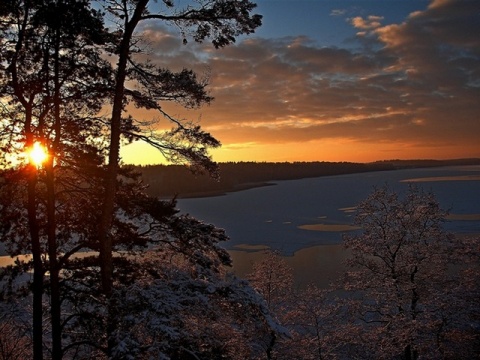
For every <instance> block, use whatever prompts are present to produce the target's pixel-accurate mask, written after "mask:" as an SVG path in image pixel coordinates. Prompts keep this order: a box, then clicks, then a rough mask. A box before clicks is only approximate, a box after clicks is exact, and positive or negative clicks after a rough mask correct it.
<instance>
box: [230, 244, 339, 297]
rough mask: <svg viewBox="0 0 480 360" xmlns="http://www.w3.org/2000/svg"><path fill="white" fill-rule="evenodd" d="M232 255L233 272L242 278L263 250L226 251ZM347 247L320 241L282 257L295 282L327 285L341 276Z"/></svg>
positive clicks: (250, 270) (305, 284)
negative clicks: (318, 244) (321, 243)
mask: <svg viewBox="0 0 480 360" xmlns="http://www.w3.org/2000/svg"><path fill="white" fill-rule="evenodd" d="M229 253H230V255H231V257H232V259H233V272H234V273H235V275H237V276H239V277H242V278H244V277H245V276H246V275H247V274H249V273H251V272H252V267H253V264H254V263H255V262H258V261H261V260H262V259H263V257H264V254H265V252H263V251H255V252H247V251H238V250H230V251H229ZM347 256H348V251H347V250H345V249H344V248H343V246H342V245H320V246H314V247H311V248H307V249H301V250H299V251H297V252H295V253H294V254H293V255H292V256H285V257H284V259H285V260H286V261H287V263H288V265H289V266H290V267H291V268H292V269H293V275H294V279H295V284H296V286H298V287H300V288H305V287H306V286H307V285H309V284H316V285H317V286H320V287H327V286H328V285H329V284H330V283H331V282H332V281H336V280H338V279H339V278H340V275H341V273H342V272H343V270H344V268H345V266H344V261H345V259H346V258H347Z"/></svg>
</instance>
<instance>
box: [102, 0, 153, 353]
mask: <svg viewBox="0 0 480 360" xmlns="http://www.w3.org/2000/svg"><path fill="white" fill-rule="evenodd" d="M147 4H148V0H141V1H139V2H138V3H137V4H136V7H135V12H134V14H133V16H132V18H131V19H130V20H129V21H128V19H126V24H125V31H124V33H123V36H122V40H121V42H120V46H119V58H118V63H117V72H116V76H115V94H114V98H113V107H112V117H111V123H110V148H109V155H108V166H107V172H106V175H105V180H104V191H105V193H104V198H103V206H102V217H101V219H100V225H99V231H98V240H99V246H100V248H99V249H100V267H101V279H102V290H103V293H104V295H105V297H106V301H107V306H108V318H107V337H108V350H107V355H108V356H109V357H110V358H111V356H112V350H113V347H114V346H115V341H114V338H113V336H112V334H113V332H114V331H115V328H116V326H115V304H114V301H113V299H112V290H113V270H114V269H113V245H112V243H113V239H112V237H111V234H110V230H111V227H112V220H113V216H114V211H115V197H116V191H117V176H118V165H119V164H118V162H119V154H120V136H121V121H122V112H123V102H124V95H125V78H126V74H127V63H128V58H129V55H130V42H131V39H132V35H133V32H134V30H135V28H136V26H137V24H138V22H139V21H140V18H141V15H142V12H143V11H144V9H145V8H146V6H147Z"/></svg>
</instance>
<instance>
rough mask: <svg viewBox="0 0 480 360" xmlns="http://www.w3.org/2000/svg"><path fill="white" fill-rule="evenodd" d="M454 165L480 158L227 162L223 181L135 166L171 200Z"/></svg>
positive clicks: (156, 192)
mask: <svg viewBox="0 0 480 360" xmlns="http://www.w3.org/2000/svg"><path fill="white" fill-rule="evenodd" d="M453 165H480V159H455V160H385V161H377V162H372V163H352V162H292V163H290V162H282V163H270V162H227V163H219V173H220V178H219V179H213V178H212V177H210V176H208V175H199V174H194V173H192V172H191V171H190V170H189V169H188V168H187V167H185V166H182V165H149V166H134V168H135V169H136V170H138V171H139V172H140V173H141V174H142V177H143V180H144V182H145V183H146V184H147V185H148V188H147V189H146V191H147V193H148V194H149V195H151V196H155V197H162V198H171V197H173V196H177V197H179V198H186V197H201V196H214V195H221V194H224V193H226V192H231V191H239V190H244V189H248V188H252V187H257V186H265V185H269V183H270V182H272V181H278V180H294V179H303V178H312V177H320V176H330V175H342V174H353V173H362V172H369V171H387V170H399V169H407V168H422V167H439V166H453Z"/></svg>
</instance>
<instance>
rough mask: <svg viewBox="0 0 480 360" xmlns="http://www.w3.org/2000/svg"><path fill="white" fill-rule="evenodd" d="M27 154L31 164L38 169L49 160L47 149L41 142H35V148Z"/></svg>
mask: <svg viewBox="0 0 480 360" xmlns="http://www.w3.org/2000/svg"><path fill="white" fill-rule="evenodd" d="M27 153H28V157H29V158H30V162H32V163H33V164H35V165H36V166H37V167H39V166H41V165H42V164H43V163H44V162H45V160H47V158H48V153H47V149H45V147H44V146H43V145H42V144H40V143H39V142H35V143H34V144H33V147H32V148H31V149H30V150H29V151H28V152H27Z"/></svg>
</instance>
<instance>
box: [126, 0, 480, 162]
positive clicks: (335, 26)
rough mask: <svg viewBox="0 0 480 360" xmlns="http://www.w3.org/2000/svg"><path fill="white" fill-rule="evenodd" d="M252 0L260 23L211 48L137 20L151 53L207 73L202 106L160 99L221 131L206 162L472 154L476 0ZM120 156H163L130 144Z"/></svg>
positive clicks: (478, 104)
mask: <svg viewBox="0 0 480 360" xmlns="http://www.w3.org/2000/svg"><path fill="white" fill-rule="evenodd" d="M256 3H257V4H258V8H257V11H256V13H259V14H261V15H263V26H262V27H261V28H259V29H258V30H257V31H256V32H255V34H253V35H250V36H248V37H242V38H239V39H237V43H236V44H235V45H233V46H229V47H226V48H224V49H221V50H215V49H214V48H213V47H212V46H211V45H209V44H195V43H193V41H192V42H189V43H188V44H187V45H182V42H181V39H180V38H179V37H178V34H177V33H175V32H174V30H173V29H167V28H165V27H164V25H163V24H159V23H157V24H155V23H150V24H147V25H145V27H144V29H143V31H144V35H145V36H146V38H147V39H148V48H149V51H150V54H149V56H150V58H151V59H152V61H154V62H155V63H157V64H161V65H162V66H165V67H169V68H171V69H173V70H181V69H182V68H183V67H186V68H192V69H194V70H195V71H197V72H198V73H199V74H208V75H209V84H210V85H209V87H208V89H209V91H210V94H211V95H212V96H213V97H214V98H215V100H214V101H213V102H212V104H211V105H210V106H207V107H203V108H201V109H199V110H196V111H185V110H182V109H181V108H176V107H174V106H172V105H171V104H165V105H164V109H166V110H168V111H169V112H170V113H171V114H172V115H176V116H179V117H181V118H188V119H191V120H193V121H195V122H197V121H198V122H199V123H200V125H201V126H202V127H203V128H204V129H205V130H206V131H209V132H210V133H211V134H212V135H214V136H215V137H216V138H217V139H218V140H220V141H221V142H222V144H223V146H222V148H221V149H219V150H215V151H213V152H212V155H213V159H214V160H215V161H219V162H224V161H355V162H368V161H375V160H385V159H414V158H415V159H416V158H423V159H425V158H434V159H450V158H462V157H480V36H479V34H480V1H478V0H434V1H426V0H413V1H412V0H388V1H384V0H368V1H363V0H352V1H342V0H335V1H333V0H330V1H327V0H309V1H305V0H258V1H256ZM134 115H135V116H136V117H137V118H138V119H140V120H150V119H152V118H155V117H158V115H157V114H154V113H149V112H138V111H137V112H135V113H134ZM163 126H166V127H168V123H167V122H166V121H165V120H163V119H160V123H159V126H158V128H159V129H161V128H162V127H163ZM121 155H122V159H123V162H124V163H135V164H155V163H161V162H163V158H162V156H161V154H159V153H158V151H156V150H153V149H149V148H148V146H147V145H142V144H140V143H135V144H132V145H129V146H126V147H125V148H124V149H123V150H122V153H121Z"/></svg>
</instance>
